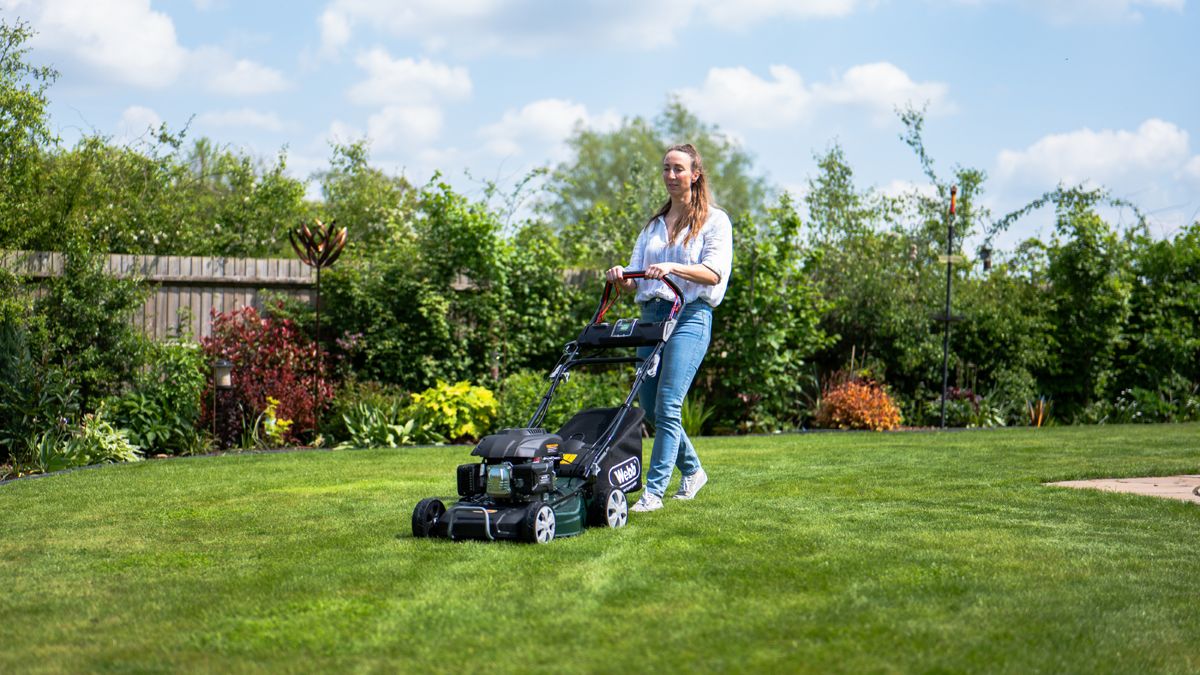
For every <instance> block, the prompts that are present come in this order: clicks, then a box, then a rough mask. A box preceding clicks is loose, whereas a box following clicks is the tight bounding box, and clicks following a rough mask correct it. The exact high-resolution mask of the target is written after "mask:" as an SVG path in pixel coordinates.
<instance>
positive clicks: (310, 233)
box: [288, 220, 346, 431]
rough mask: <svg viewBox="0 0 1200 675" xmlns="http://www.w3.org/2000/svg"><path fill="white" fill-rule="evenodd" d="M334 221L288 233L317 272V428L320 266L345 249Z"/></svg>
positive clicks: (330, 262)
mask: <svg viewBox="0 0 1200 675" xmlns="http://www.w3.org/2000/svg"><path fill="white" fill-rule="evenodd" d="M336 225H337V221H336V220H334V221H333V222H331V223H329V224H328V225H326V224H324V223H322V222H321V221H320V220H316V221H314V224H313V228H312V229H311V230H310V229H309V227H308V226H307V225H305V224H303V223H301V225H300V227H298V228H296V229H294V230H291V231H290V232H288V239H289V240H290V241H291V242H292V248H293V249H295V251H296V255H297V256H298V257H299V258H300V262H302V263H304V264H305V265H308V266H309V267H312V268H313V269H315V270H316V271H317V304H316V308H317V329H316V342H317V376H316V378H314V379H313V415H314V424H315V425H316V427H317V430H318V431H319V430H320V427H321V424H320V411H319V410H318V408H319V406H320V398H319V396H320V391H321V269H322V268H325V267H331V266H333V263H335V262H337V260H338V258H340V257H341V255H342V250H343V249H344V248H346V228H344V227H343V228H337V227H335V226H336Z"/></svg>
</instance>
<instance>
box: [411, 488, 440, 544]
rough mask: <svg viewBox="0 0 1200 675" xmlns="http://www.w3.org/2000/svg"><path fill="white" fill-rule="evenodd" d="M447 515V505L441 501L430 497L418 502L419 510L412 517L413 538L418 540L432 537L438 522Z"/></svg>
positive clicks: (414, 511) (415, 510)
mask: <svg viewBox="0 0 1200 675" xmlns="http://www.w3.org/2000/svg"><path fill="white" fill-rule="evenodd" d="M445 513H446V505H445V504H443V503H442V500H440V499H436V498H434V497H430V498H428V499H422V500H421V501H419V502H417V508H415V509H413V515H412V531H413V536H414V537H418V538H424V537H432V536H433V532H434V528H436V527H437V523H438V520H440V519H441V517H442V516H443V515H445Z"/></svg>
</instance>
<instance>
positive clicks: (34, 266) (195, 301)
mask: <svg viewBox="0 0 1200 675" xmlns="http://www.w3.org/2000/svg"><path fill="white" fill-rule="evenodd" d="M0 266H4V267H7V268H8V269H10V270H12V271H13V272H16V273H17V274H20V275H22V276H26V277H29V278H31V279H33V280H34V281H37V280H42V279H48V278H51V277H55V276H59V275H61V274H62V269H63V256H62V254H61V253H43V252H33V251H0ZM107 267H108V271H109V273H111V274H114V275H116V276H119V277H130V276H132V277H137V278H140V279H142V281H143V282H144V283H145V284H147V285H149V286H150V287H151V288H152V289H153V290H152V292H151V294H150V296H149V297H148V298H147V299H146V304H145V306H143V307H142V309H141V311H138V312H134V315H133V317H132V319H131V320H132V321H133V323H134V324H135V325H138V326H140V327H141V328H142V330H143V331H144V332H145V334H146V335H147V336H148V337H150V338H152V339H155V340H163V339H167V338H174V337H178V336H179V335H181V334H183V333H185V332H186V331H185V330H183V325H182V320H183V319H186V318H187V317H188V316H189V315H190V317H191V334H192V335H193V336H194V338H195V339H199V338H201V337H208V336H210V335H212V317H211V312H212V310H213V309H216V311H217V312H227V311H229V310H231V309H237V308H239V307H245V306H248V305H249V306H253V307H255V308H256V309H262V306H263V302H264V300H265V299H266V296H265V294H264V293H263V291H267V290H270V291H274V292H275V293H279V294H284V295H288V296H291V297H292V298H296V299H299V300H302V301H304V302H308V303H310V304H311V303H312V302H313V301H314V298H315V293H314V287H315V279H316V277H315V274H314V273H313V270H312V268H310V267H308V266H306V265H305V264H304V263H302V262H300V261H299V260H289V259H285V258H212V257H203V256H139V255H115V254H114V255H110V256H108V264H107Z"/></svg>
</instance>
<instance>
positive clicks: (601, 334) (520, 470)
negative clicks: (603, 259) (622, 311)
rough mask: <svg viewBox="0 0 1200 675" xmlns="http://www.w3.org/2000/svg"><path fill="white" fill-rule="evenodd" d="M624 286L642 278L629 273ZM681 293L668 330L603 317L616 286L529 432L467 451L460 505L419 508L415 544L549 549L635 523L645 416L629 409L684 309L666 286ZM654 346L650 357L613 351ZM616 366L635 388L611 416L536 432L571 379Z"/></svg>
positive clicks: (608, 287)
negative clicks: (626, 370)
mask: <svg viewBox="0 0 1200 675" xmlns="http://www.w3.org/2000/svg"><path fill="white" fill-rule="evenodd" d="M625 278H626V279H642V278H645V273H644V272H640V271H638V272H631V271H627V272H625ZM663 281H664V282H665V283H666V285H667V287H668V288H670V289H671V291H672V292H673V293H674V294H675V301H674V303H673V305H672V307H671V312H670V314H669V315H668V317H667V318H666V319H664V320H663V321H642V320H640V319H618V320H616V321H612V322H608V321H605V320H604V317H605V314H607V313H608V311H609V309H611V307H612V306H613V304H614V303H615V302H616V300H617V297H618V295H619V294H620V289H619V288H618V287H617V286H615V285H614V284H613V283H612V282H607V283H605V285H604V294H603V296H602V297H601V299H600V305H599V306H598V307H597V308H596V313H595V314H594V315H593V316H592V320H591V321H590V322H589V323H588V324H587V326H586V327H584V329H583V331H582V332H580V333H579V336H578V337H577V338H575V339H574V340H572V341H571V342H568V343H567V345H566V347H565V349H564V350H563V355H562V357H561V358H560V359H559V360H558V363H557V364H556V365H555V366H554V369H553V370H552V371H551V372H550V375H549V378H548V379H549V381H550V385H549V388H548V389H547V391H546V394H545V395H544V396H543V397H542V399H541V403H540V404H539V405H538V408H537V411H536V412H534V414H533V417H532V418H530V420H529V424H528V425H527V426H525V427H522V428H519V429H502V430H501V431H500V432H499V433H496V434H492V435H490V436H485V437H484V438H483V439H481V440H480V441H479V443H478V444H477V445H476V446H475V449H474V450H472V451H471V454H472V455H473V456H475V457H478V458H479V460H478V461H477V462H472V463H469V464H462V465H459V467H458V500H457V501H455V502H454V503H453V504H451V505H450V506H446V502H447V501H450V500H451V499H453V498H449V499H441V498H437V497H430V498H428V499H422V500H421V501H420V502H419V503H417V506H416V508H415V509H413V514H412V531H413V536H414V537H441V538H447V539H456V540H458V539H482V540H488V541H495V540H498V539H508V540H518V541H526V542H532V543H538V544H545V543H549V542H550V541H552V540H553V539H554V538H555V537H570V536H574V535H577V534H579V533H581V532H583V529H584V527H586V526H589V525H590V526H598V527H610V528H616V527H623V526H624V525H625V523H626V521H627V520H628V517H629V508H628V501H627V500H626V498H625V495H626V494H627V493H632V492H637V491H638V490H640V489H642V431H641V429H642V416H643V412H642V409H641V408H635V407H633V401H634V398H635V397H636V396H637V393H638V389H639V388H640V387H641V385H642V382H643V381H644V380H645V379H646V378H647V377H653V376H654V374H655V372H656V371H657V370H658V364H659V360H660V356H661V354H662V350H663V345H664V344H666V341H667V339H668V338H670V337H671V331H672V330H673V329H674V328H675V321H676V318H677V317H678V316H679V312H680V309H681V308H682V306H683V294H682V293H681V292H680V290H679V286H678V285H676V284H675V282H673V281H671V280H670V279H667V278H663ZM637 347H653V349H651V350H650V353H649V354H648V355H647V356H646V357H645V358H640V357H638V356H636V355H629V354H628V353H627V352H626V353H624V354H620V353H618V352H617V350H628V349H630V348H637ZM616 363H632V364H635V365H636V374H635V376H634V380H633V386H632V388H631V389H630V390H629V395H628V396H626V397H625V402H624V403H622V404H621V405H620V406H617V407H615V408H589V409H586V410H582V411H580V412H579V413H576V414H575V416H574V417H572V418H571V419H570V420H568V421H567V423H566V424H564V425H563V427H562V428H561V429H559V430H558V431H557V432H556V433H550V432H548V431H547V430H546V429H544V428H542V427H541V426H540V425H541V423H542V420H543V418H544V417H545V416H546V411H547V410H549V409H550V402H551V401H552V400H554V392H555V390H557V389H558V386H559V385H560V384H562V383H563V382H565V381H566V380H567V379H568V378H569V377H570V374H571V370H572V369H574V368H578V367H580V366H595V365H605V364H616Z"/></svg>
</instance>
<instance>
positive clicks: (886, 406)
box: [815, 373, 900, 431]
mask: <svg viewBox="0 0 1200 675" xmlns="http://www.w3.org/2000/svg"><path fill="white" fill-rule="evenodd" d="M815 422H816V425H817V426H818V427H823V428H825V429H871V430H872V431H887V430H889V429H895V428H896V427H898V426H900V409H899V408H898V407H896V403H895V402H894V401H892V397H891V396H889V395H888V393H887V391H886V390H885V389H884V388H883V387H882V386H881V385H880V384H879V383H877V382H874V381H872V380H870V379H867V378H863V377H850V376H846V375H844V374H840V373H839V374H838V375H836V376H835V377H833V378H831V379H830V382H829V383H827V384H826V385H825V392H824V393H823V394H822V395H821V405H820V407H819V408H817V415H816V420H815Z"/></svg>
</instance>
